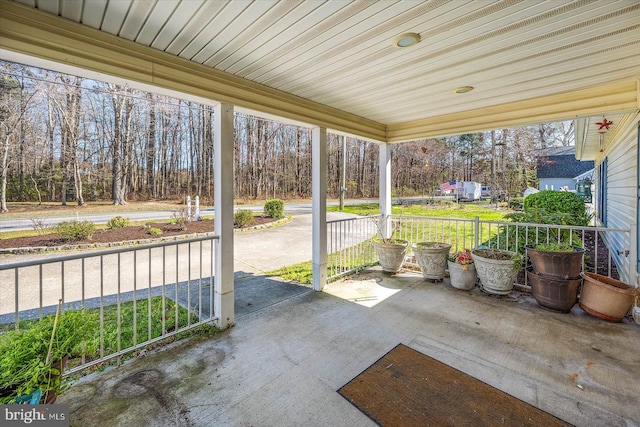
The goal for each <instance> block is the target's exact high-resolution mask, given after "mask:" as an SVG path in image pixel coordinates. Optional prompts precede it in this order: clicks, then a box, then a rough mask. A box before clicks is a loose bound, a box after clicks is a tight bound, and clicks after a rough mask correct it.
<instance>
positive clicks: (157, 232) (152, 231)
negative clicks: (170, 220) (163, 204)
mask: <svg viewBox="0 0 640 427" xmlns="http://www.w3.org/2000/svg"><path fill="white" fill-rule="evenodd" d="M149 234H151V235H152V236H160V235H162V230H160V229H159V228H155V227H151V228H150V229H149Z"/></svg>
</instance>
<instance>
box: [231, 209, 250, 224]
mask: <svg viewBox="0 0 640 427" xmlns="http://www.w3.org/2000/svg"><path fill="white" fill-rule="evenodd" d="M233 222H234V223H235V224H236V225H237V226H238V227H246V226H248V225H251V224H253V212H251V211H250V210H247V209H240V210H238V212H236V213H235V215H233Z"/></svg>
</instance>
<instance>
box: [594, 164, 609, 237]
mask: <svg viewBox="0 0 640 427" xmlns="http://www.w3.org/2000/svg"><path fill="white" fill-rule="evenodd" d="M608 160H609V159H608V157H605V158H604V160H603V161H602V163H600V164H599V165H598V206H597V207H596V212H597V215H598V219H599V220H600V222H601V223H602V225H604V226H605V227H606V226H607V173H608V166H607V164H608V163H609V162H608Z"/></svg>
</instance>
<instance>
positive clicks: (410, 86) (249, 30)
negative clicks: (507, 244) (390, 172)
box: [1, 0, 640, 126]
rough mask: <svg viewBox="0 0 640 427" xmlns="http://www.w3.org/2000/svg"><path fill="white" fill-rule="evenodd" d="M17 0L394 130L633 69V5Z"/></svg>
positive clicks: (571, 0) (618, 77) (566, 0)
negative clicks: (399, 43) (410, 40)
mask: <svg viewBox="0 0 640 427" xmlns="http://www.w3.org/2000/svg"><path fill="white" fill-rule="evenodd" d="M1 1H4V0H1ZM17 2H18V3H21V4H23V5H26V6H28V7H33V8H37V9H40V10H42V11H45V12H47V13H51V14H55V15H58V16H60V17H62V18H65V19H69V20H71V21H74V22H78V23H80V24H83V25H87V26H90V27H93V28H96V29H99V30H101V31H104V32H107V33H110V34H113V35H116V36H119V37H122V38H124V39H127V40H132V41H135V42H137V43H140V44H141V45H144V46H150V47H151V48H153V49H157V50H161V51H164V52H166V53H168V54H171V55H176V56H179V57H181V58H184V59H187V60H190V61H194V62H197V63H199V64H203V65H205V66H208V67H212V68H215V69H217V70H220V71H224V72H226V73H230V74H232V75H234V76H237V77H241V78H243V79H247V80H248V81H250V82H254V83H259V84H262V85H265V86H267V87H270V88H273V89H277V90H281V91H283V92H286V93H288V94H291V95H295V96H299V97H301V98H304V99H307V100H310V101H313V102H317V103H319V104H322V105H326V106H329V107H332V108H335V109H338V110H342V111H345V112H348V113H351V114H355V115H357V116H360V117H363V118H365V119H368V120H372V121H374V122H378V123H384V124H385V125H391V126H394V125H400V124H402V123H407V122H415V121H420V120H426V119H430V118H434V117H438V116H442V115H451V114H456V113H461V112H464V111H470V110H482V109H485V108H490V107H496V106H499V105H502V104H508V103H512V102H517V101H523V100H528V99H533V98H540V97H547V96H552V95H556V94H560V93H565V92H570V91H576V90H581V89H588V88H592V87H598V86H602V85H605V84H608V83H612V82H620V81H625V80H629V79H634V80H635V79H637V78H638V76H640V2H638V1H637V0H619V1H609V0H601V1H592V0H549V1H517V0H502V1H489V0H487V1H468V0H453V1H445V0H431V1H424V2H416V1H392V0H381V1H376V2H370V1H343V0H329V1H324V2H322V1H315V0H309V1H302V0H299V1H296V0H291V1H276V0H256V1H250V0H229V1H222V0H219V1H206V0H188V1H184V0H183V1H180V0H162V1H155V2H153V1H133V0H118V1H107V0H52V1H36V0H17ZM403 33H417V34H419V36H420V38H421V41H420V42H419V43H417V44H415V45H414V46H411V47H408V48H397V47H394V46H393V45H392V43H393V39H394V38H395V37H396V36H398V35H400V34H403ZM461 86H472V87H473V88H474V89H473V90H472V91H471V92H468V93H465V94H454V93H453V90H454V89H455V88H457V87H461ZM567 118H568V117H567Z"/></svg>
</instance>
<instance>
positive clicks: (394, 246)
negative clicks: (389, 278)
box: [373, 240, 409, 273]
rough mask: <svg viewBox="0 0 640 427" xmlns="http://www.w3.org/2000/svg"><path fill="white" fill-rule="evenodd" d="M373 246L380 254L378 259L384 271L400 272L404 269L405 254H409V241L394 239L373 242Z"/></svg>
mask: <svg viewBox="0 0 640 427" xmlns="http://www.w3.org/2000/svg"><path fill="white" fill-rule="evenodd" d="M373 247H374V248H375V250H376V253H377V254H378V260H379V261H380V266H381V267H382V271H384V272H386V273H398V272H399V271H400V270H401V269H402V264H403V263H404V256H405V255H406V254H407V248H408V247H409V242H408V241H406V240H394V243H383V242H375V241H374V242H373Z"/></svg>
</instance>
